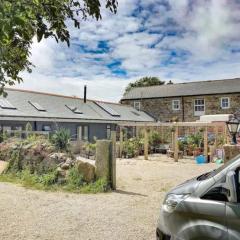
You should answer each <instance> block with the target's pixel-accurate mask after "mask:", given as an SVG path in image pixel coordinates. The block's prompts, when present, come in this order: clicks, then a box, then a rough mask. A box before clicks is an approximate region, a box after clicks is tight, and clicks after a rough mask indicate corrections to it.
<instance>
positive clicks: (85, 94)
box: [84, 85, 87, 103]
mask: <svg viewBox="0 0 240 240" xmlns="http://www.w3.org/2000/svg"><path fill="white" fill-rule="evenodd" d="M86 102H87V85H84V103H86Z"/></svg>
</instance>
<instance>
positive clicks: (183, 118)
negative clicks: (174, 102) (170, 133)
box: [182, 97, 185, 122]
mask: <svg viewBox="0 0 240 240" xmlns="http://www.w3.org/2000/svg"><path fill="white" fill-rule="evenodd" d="M184 107H185V106H184V97H182V122H185V108H184Z"/></svg>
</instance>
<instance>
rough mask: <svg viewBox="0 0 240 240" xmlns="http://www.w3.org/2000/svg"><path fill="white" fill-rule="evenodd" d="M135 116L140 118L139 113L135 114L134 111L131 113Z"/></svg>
mask: <svg viewBox="0 0 240 240" xmlns="http://www.w3.org/2000/svg"><path fill="white" fill-rule="evenodd" d="M131 112H132V113H133V114H134V115H135V116H138V117H139V116H140V114H139V113H137V112H135V111H131Z"/></svg>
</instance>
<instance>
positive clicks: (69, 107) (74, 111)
mask: <svg viewBox="0 0 240 240" xmlns="http://www.w3.org/2000/svg"><path fill="white" fill-rule="evenodd" d="M65 106H66V107H67V108H68V109H70V110H71V111H72V112H73V113H76V114H82V112H81V111H80V110H79V109H78V108H77V107H75V106H69V105H65Z"/></svg>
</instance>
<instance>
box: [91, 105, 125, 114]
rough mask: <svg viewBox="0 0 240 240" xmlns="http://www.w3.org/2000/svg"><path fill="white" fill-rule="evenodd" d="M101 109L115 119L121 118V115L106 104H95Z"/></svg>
mask: <svg viewBox="0 0 240 240" xmlns="http://www.w3.org/2000/svg"><path fill="white" fill-rule="evenodd" d="M95 103H96V104H97V105H98V106H99V107H100V108H102V109H103V110H104V111H105V112H107V113H108V114H110V115H111V116H113V117H120V116H121V115H120V114H119V113H118V112H116V111H115V110H113V109H112V108H111V107H109V106H108V105H107V104H106V103H103V102H95Z"/></svg>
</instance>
